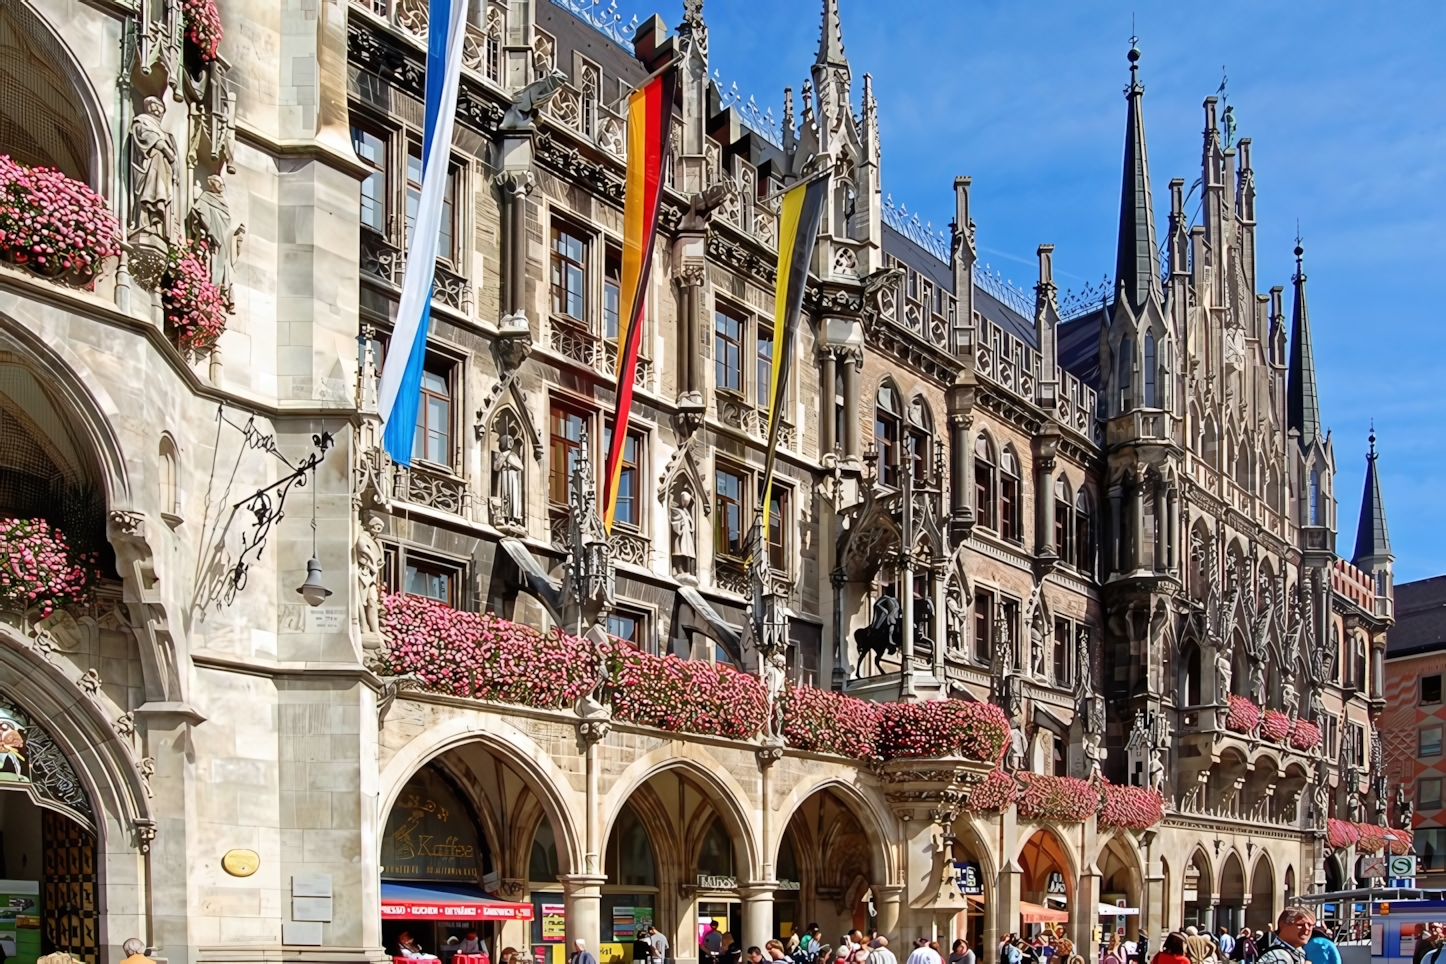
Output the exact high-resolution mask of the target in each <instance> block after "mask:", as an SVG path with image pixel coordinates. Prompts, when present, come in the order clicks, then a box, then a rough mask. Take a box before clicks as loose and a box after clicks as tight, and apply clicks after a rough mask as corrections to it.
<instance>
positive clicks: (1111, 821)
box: [1099, 783, 1165, 830]
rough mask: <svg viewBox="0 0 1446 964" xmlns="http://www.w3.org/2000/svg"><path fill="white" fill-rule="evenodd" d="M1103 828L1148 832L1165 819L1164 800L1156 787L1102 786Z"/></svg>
mask: <svg viewBox="0 0 1446 964" xmlns="http://www.w3.org/2000/svg"><path fill="white" fill-rule="evenodd" d="M1099 786H1100V799H1101V803H1102V805H1101V807H1100V813H1099V825H1100V826H1101V827H1122V828H1124V829H1126V830H1146V829H1148V828H1150V827H1153V826H1154V825H1155V824H1157V823H1159V822H1160V821H1162V820H1164V819H1165V798H1164V797H1162V796H1160V792H1159V791H1158V790H1156V789H1154V788H1153V787H1134V786H1120V785H1116V784H1113V783H1101V784H1100V785H1099Z"/></svg>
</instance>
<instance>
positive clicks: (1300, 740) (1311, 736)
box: [1290, 720, 1320, 750]
mask: <svg viewBox="0 0 1446 964" xmlns="http://www.w3.org/2000/svg"><path fill="white" fill-rule="evenodd" d="M1290 745H1291V747H1292V748H1294V749H1297V750H1313V749H1315V748H1316V747H1318V746H1320V727H1318V726H1316V725H1315V724H1314V723H1311V722H1310V721H1308V720H1296V721H1295V729H1293V730H1291V731H1290Z"/></svg>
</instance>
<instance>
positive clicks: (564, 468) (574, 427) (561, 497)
mask: <svg viewBox="0 0 1446 964" xmlns="http://www.w3.org/2000/svg"><path fill="white" fill-rule="evenodd" d="M549 423H550V425H551V428H550V438H549V444H548V449H549V453H550V456H551V458H550V465H549V469H550V471H549V473H548V485H547V494H548V498H549V499H550V500H551V501H552V502H554V503H556V504H557V505H566V504H567V496H568V492H569V491H570V489H571V485H572V470H573V468H574V467H576V465H577V460H578V458H579V457H581V455H582V437H583V435H584V430H585V428H586V425H587V420H586V419H585V418H584V417H583V416H582V415H580V414H578V413H577V412H575V411H572V410H571V409H568V408H564V407H562V406H561V405H553V406H552V411H551V413H550V418H549Z"/></svg>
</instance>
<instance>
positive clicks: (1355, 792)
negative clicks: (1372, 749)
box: [1345, 767, 1361, 823]
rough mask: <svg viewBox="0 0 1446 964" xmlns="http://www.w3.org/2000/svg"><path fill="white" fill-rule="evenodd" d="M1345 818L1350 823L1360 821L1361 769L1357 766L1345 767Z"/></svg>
mask: <svg viewBox="0 0 1446 964" xmlns="http://www.w3.org/2000/svg"><path fill="white" fill-rule="evenodd" d="M1345 782H1346V819H1347V820H1349V821H1351V822H1352V823H1360V821H1361V771H1360V769H1359V768H1358V767H1348V768H1347V769H1346V776H1345Z"/></svg>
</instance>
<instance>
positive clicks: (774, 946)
mask: <svg viewBox="0 0 1446 964" xmlns="http://www.w3.org/2000/svg"><path fill="white" fill-rule="evenodd" d="M763 950H764V953H766V954H767V955H768V960H769V961H782V960H787V959H788V955H787V954H785V953H784V951H783V942H782V941H780V940H779V939H778V938H776V937H775V938H774V939H773V940H770V941H768V942H767V943H766V944H764V945H763Z"/></svg>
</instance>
